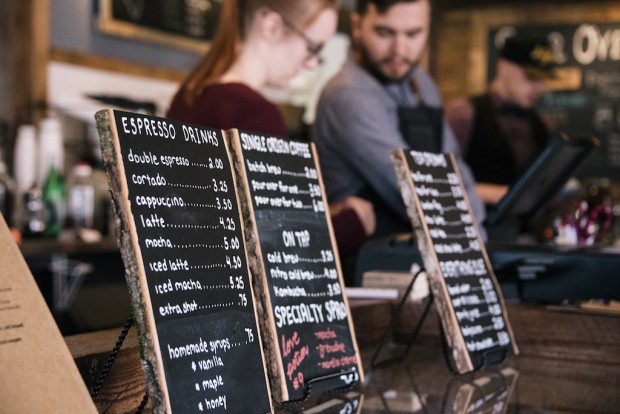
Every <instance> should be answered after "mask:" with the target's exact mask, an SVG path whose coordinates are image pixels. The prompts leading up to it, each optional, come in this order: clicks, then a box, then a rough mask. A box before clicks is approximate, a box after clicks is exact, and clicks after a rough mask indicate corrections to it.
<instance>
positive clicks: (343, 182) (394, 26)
mask: <svg viewBox="0 0 620 414" xmlns="http://www.w3.org/2000/svg"><path fill="white" fill-rule="evenodd" d="M430 19H431V4H430V0H408V1H407V0H358V2H357V8H356V10H355V11H354V12H353V13H352V15H351V31H352V33H351V34H352V38H353V45H354V53H353V55H352V56H351V58H350V59H349V60H348V61H347V62H346V63H345V65H344V67H343V68H342V70H341V71H340V72H339V73H338V74H337V75H336V76H335V77H334V78H333V79H332V80H331V81H330V82H329V83H328V84H327V85H326V87H325V89H324V90H323V93H322V96H321V98H320V99H319V103H318V106H317V114H316V119H315V124H314V130H313V135H314V140H315V142H316V145H317V149H318V152H319V159H320V162H321V171H322V172H323V176H324V181H325V187H326V190H327V197H328V199H329V200H330V202H334V201H339V200H342V199H345V198H346V197H349V196H352V195H355V196H359V197H363V198H365V199H367V200H369V201H371V202H372V203H373V205H374V207H375V213H376V215H377V230H376V232H375V236H376V237H383V236H387V235H391V234H394V233H403V232H411V224H410V221H409V218H408V216H407V213H406V210H405V205H404V203H403V200H402V197H401V194H400V190H399V186H398V182H397V179H396V174H395V172H394V167H393V165H392V161H391V159H390V153H391V151H392V150H394V149H401V148H410V149H415V150H423V151H431V152H445V153H453V154H455V155H456V157H457V160H458V163H459V168H460V171H461V175H462V178H463V182H464V184H465V188H466V190H467V193H468V198H469V201H470V203H471V206H472V209H473V212H474V215H475V217H476V221H477V222H478V224H481V223H482V220H483V219H484V205H483V204H482V202H481V200H480V199H479V197H478V195H477V193H476V191H475V187H474V181H473V177H472V175H471V173H470V171H469V169H468V167H467V166H466V165H465V164H464V163H463V162H462V160H461V159H460V157H459V153H460V150H459V146H458V143H457V141H456V138H455V137H454V134H453V133H452V130H451V129H450V127H449V126H448V125H447V123H446V121H445V120H444V117H443V111H442V103H441V99H440V96H439V92H438V90H437V88H436V85H435V83H434V82H433V80H432V79H431V77H430V76H429V74H428V73H427V72H426V71H425V70H424V69H422V68H421V67H420V66H419V61H420V58H421V56H422V54H423V52H424V50H425V48H426V44H427V40H428V36H429V30H430Z"/></svg>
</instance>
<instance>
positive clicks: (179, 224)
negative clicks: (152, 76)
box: [114, 111, 270, 413]
mask: <svg viewBox="0 0 620 414" xmlns="http://www.w3.org/2000/svg"><path fill="white" fill-rule="evenodd" d="M114 115H115V117H116V119H115V121H116V128H117V131H118V134H119V138H118V139H119V144H118V145H119V147H120V153H119V154H118V157H120V159H121V160H122V163H123V166H124V168H123V172H124V175H125V179H126V186H127V194H126V198H127V200H128V207H127V208H130V209H131V213H132V215H133V217H134V225H135V233H136V234H135V236H136V238H137V243H138V245H139V247H140V249H139V251H138V252H139V254H140V255H141V259H142V263H143V266H144V273H145V279H146V284H147V285H148V286H146V288H145V290H148V292H149V298H148V299H149V301H150V306H151V311H152V318H153V321H154V323H155V327H156V332H157V339H158V342H159V349H160V355H161V358H162V365H163V368H164V372H165V378H166V385H167V387H168V392H169V400H170V401H169V403H170V405H171V409H172V410H173V411H174V412H197V413H198V412H204V411H206V412H227V411H229V410H232V411H238V412H239V410H240V411H244V410H245V409H250V408H252V407H253V408H255V407H256V406H259V407H264V411H263V412H268V411H270V402H269V400H268V394H269V393H268V390H267V385H266V378H265V373H264V366H263V361H262V351H261V349H260V343H259V341H257V337H258V325H257V320H256V314H255V308H254V301H253V296H252V290H251V286H250V282H249V274H248V270H247V264H246V255H245V246H244V244H243V233H242V225H241V218H240V214H239V208H238V204H237V198H236V194H235V185H234V179H233V175H232V170H231V165H230V162H229V158H228V152H227V147H226V144H225V142H224V138H223V133H222V132H221V131H219V130H211V129H204V128H198V127H193V126H189V125H185V124H181V123H177V122H173V121H169V120H165V119H161V118H155V117H145V116H142V115H138V114H130V113H125V112H119V111H115V112H114ZM248 368H252V369H251V370H250V371H251V372H252V374H251V375H248ZM244 381H246V382H252V383H250V384H247V386H248V387H252V388H254V389H256V391H257V393H256V395H257V401H255V402H253V403H252V404H251V405H250V404H249V403H248V402H247V401H245V400H244V399H241V398H237V397H238V393H240V392H241V391H240V390H239V389H238V386H239V384H243V383H244ZM256 404H258V405H256Z"/></svg>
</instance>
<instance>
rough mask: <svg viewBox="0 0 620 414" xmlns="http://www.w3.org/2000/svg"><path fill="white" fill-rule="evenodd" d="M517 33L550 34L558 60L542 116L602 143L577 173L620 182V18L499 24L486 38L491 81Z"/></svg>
mask: <svg viewBox="0 0 620 414" xmlns="http://www.w3.org/2000/svg"><path fill="white" fill-rule="evenodd" d="M515 32H519V33H521V32H522V33H527V34H530V35H534V36H538V37H543V38H547V39H548V40H549V43H550V44H551V46H552V48H553V50H554V53H555V57H556V60H557V61H558V70H557V75H558V76H557V79H556V80H553V81H551V82H550V84H549V87H550V90H549V91H548V92H547V93H545V94H544V95H543V96H542V97H541V99H540V101H539V102H538V104H537V108H538V110H539V111H540V112H541V114H542V115H543V116H544V117H545V118H547V119H548V120H550V122H551V124H552V125H553V126H554V127H557V129H559V130H561V131H563V132H565V133H566V134H568V135H569V136H573V137H578V136H587V137H590V136H594V137H596V138H597V139H599V140H600V141H601V146H600V148H597V149H595V150H594V151H593V152H592V154H590V155H589V157H588V159H586V161H585V162H584V165H583V166H582V167H581V168H580V170H579V172H578V173H577V176H578V177H580V178H591V177H607V178H609V179H611V180H614V181H620V104H619V102H620V70H619V68H620V46H618V38H620V22H608V23H596V22H581V23H578V24H553V25H535V26H532V25H528V26H517V27H514V26H508V27H500V28H495V29H492V30H490V31H489V36H488V43H487V44H488V46H487V47H488V56H489V59H488V79H489V80H490V79H493V76H494V74H495V65H496V61H497V58H498V56H497V55H498V52H497V48H498V47H499V46H501V45H502V44H503V40H504V39H505V38H506V36H509V35H512V34H513V33H515Z"/></svg>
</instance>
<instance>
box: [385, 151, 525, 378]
mask: <svg viewBox="0 0 620 414" xmlns="http://www.w3.org/2000/svg"><path fill="white" fill-rule="evenodd" d="M392 159H393V161H394V163H395V167H396V173H397V176H398V179H399V183H400V188H401V193H402V195H403V199H404V201H405V204H406V206H407V212H408V214H409V217H410V219H411V221H412V224H413V228H414V231H415V234H416V239H417V242H418V247H419V249H420V252H421V253H422V258H423V261H424V266H425V267H426V272H427V274H428V275H429V283H430V285H431V289H432V292H433V295H434V297H435V300H436V301H437V305H438V310H439V313H440V316H441V320H442V325H443V329H444V332H445V336H446V340H447V342H448V345H449V346H450V348H451V350H452V359H453V360H454V363H455V365H456V369H457V370H458V371H459V372H460V373H464V372H468V371H473V370H477V369H480V368H481V367H483V366H485V365H490V364H493V363H497V362H500V361H502V360H503V359H504V358H505V357H506V356H507V355H510V354H517V353H518V350H517V346H516V344H515V341H514V336H513V333H512V329H511V327H510V325H509V323H508V318H507V316H506V309H505V305H504V300H503V298H502V295H501V291H500V289H499V285H498V283H497V280H496V278H495V275H494V273H493V269H492V268H491V264H490V262H489V258H488V256H487V253H486V250H485V247H484V242H483V241H482V239H481V237H480V233H479V231H478V229H477V227H476V224H475V220H474V217H473V214H472V212H471V208H470V206H469V202H468V200H467V198H466V194H465V190H464V188H463V184H462V180H461V177H460V174H459V171H458V168H457V166H456V162H455V160H454V157H453V156H452V155H446V154H433V153H428V152H418V151H405V150H399V151H395V152H394V153H393V154H392Z"/></svg>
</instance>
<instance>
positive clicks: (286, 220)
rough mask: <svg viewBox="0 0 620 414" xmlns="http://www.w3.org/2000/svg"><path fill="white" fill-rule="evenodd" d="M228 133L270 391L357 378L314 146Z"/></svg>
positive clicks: (294, 392) (293, 396) (282, 396)
mask: <svg viewBox="0 0 620 414" xmlns="http://www.w3.org/2000/svg"><path fill="white" fill-rule="evenodd" d="M229 136H230V137H231V142H232V145H231V147H232V148H233V149H234V151H235V154H236V157H235V158H236V159H237V160H238V164H237V165H236V168H237V176H238V177H239V180H240V181H242V183H243V184H244V185H245V187H246V188H245V191H244V193H241V192H240V194H239V195H240V199H241V200H242V204H243V208H244V210H245V213H244V216H247V217H250V218H251V219H250V220H248V222H247V223H246V225H248V228H247V229H246V237H248V241H247V245H248V246H249V248H250V254H253V255H255V256H256V257H255V259H256V260H255V261H254V262H253V263H250V266H251V269H252V274H253V276H254V283H255V286H256V287H257V288H258V291H259V292H257V294H256V296H257V297H258V296H259V295H260V297H261V300H262V303H263V307H264V313H265V315H264V316H265V317H264V318H263V319H262V320H261V322H262V328H263V330H262V333H263V337H264V339H265V342H266V346H265V352H266V353H268V355H269V358H268V359H269V361H270V363H271V364H272V366H271V373H272V383H271V389H272V392H273V394H274V398H275V399H276V400H278V401H289V400H297V399H300V398H303V397H304V396H305V395H306V393H307V392H309V391H310V392H313V391H316V390H319V389H321V388H343V387H348V386H351V385H353V384H354V383H355V382H356V381H358V380H359V379H360V376H361V367H360V365H359V363H360V359H359V353H358V350H357V344H356V342H355V338H354V337H353V332H354V331H353V327H352V322H351V318H350V314H349V308H348V303H347V301H346V297H345V296H344V294H343V286H344V284H343V283H342V277H341V273H340V264H339V262H338V254H337V251H336V250H335V246H334V243H333V242H332V240H333V237H332V229H331V223H330V222H329V221H328V218H327V215H326V205H325V198H324V194H323V191H322V182H321V177H320V174H319V169H318V163H317V158H316V154H315V151H314V147H313V146H312V145H311V144H309V143H306V142H297V141H289V140H285V139H282V138H277V137H268V136H262V135H256V134H251V133H246V132H238V131H231V134H230V135H229ZM239 187H241V185H240V186H239ZM250 246H251V247H250ZM311 384H312V385H311Z"/></svg>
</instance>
